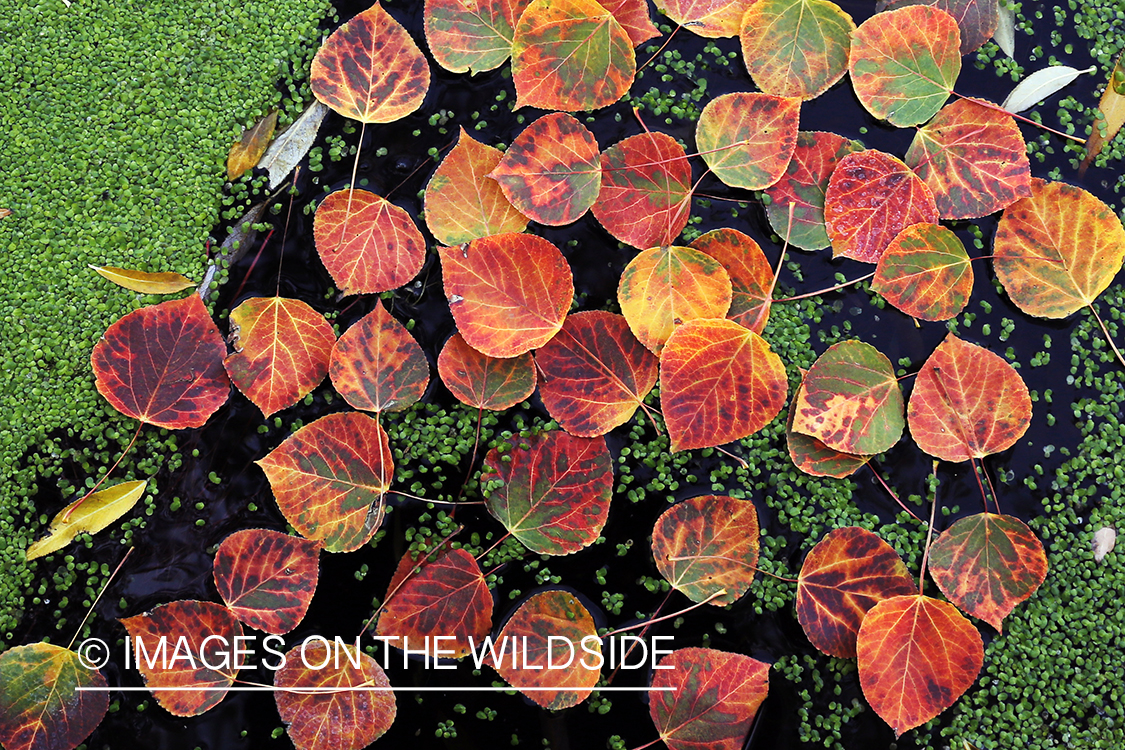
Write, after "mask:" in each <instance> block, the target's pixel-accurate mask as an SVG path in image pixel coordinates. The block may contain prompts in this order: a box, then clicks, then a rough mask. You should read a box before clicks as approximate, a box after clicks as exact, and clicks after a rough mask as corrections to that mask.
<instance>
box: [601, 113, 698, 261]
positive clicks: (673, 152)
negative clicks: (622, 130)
mask: <svg viewBox="0 0 1125 750" xmlns="http://www.w3.org/2000/svg"><path fill="white" fill-rule="evenodd" d="M601 165H602V184H601V192H600V193H599V194H598V200H597V201H596V202H595V203H594V206H593V209H592V210H593V213H594V218H595V219H597V220H598V223H599V224H601V225H602V226H603V227H605V230H606V231H607V232H609V233H610V234H611V235H613V237H614V238H615V239H618V240H620V241H621V242H624V243H625V244H626V245H632V246H633V247H636V248H640V249H642V250H643V249H644V248H648V247H655V246H657V245H671V244H672V243H673V242H674V241H675V239H676V237H678V236H679V234H680V232H681V231H683V228H684V227H685V226H687V222H688V219H689V218H690V215H691V189H692V184H691V164H689V163H688V160H687V154H686V153H685V152H684V149H683V147H682V146H680V144H679V143H677V142H676V140H675V139H674V138H672V136H670V135H665V134H664V133H642V134H640V135H634V136H631V137H629V138H626V139H624V140H622V141H619V142H618V143H616V144H614V145H613V146H610V147H609V148H607V149H606V150H605V151H603V152H602V157H601Z"/></svg>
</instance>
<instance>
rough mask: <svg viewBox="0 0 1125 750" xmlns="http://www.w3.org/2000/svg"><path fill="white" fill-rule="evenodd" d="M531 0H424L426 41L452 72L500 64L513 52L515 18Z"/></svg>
mask: <svg viewBox="0 0 1125 750" xmlns="http://www.w3.org/2000/svg"><path fill="white" fill-rule="evenodd" d="M530 2H531V0H426V4H425V9H424V11H423V18H424V23H425V29H426V43H427V44H428V45H429V48H430V54H432V55H433V56H434V60H436V61H437V63H438V65H440V66H441V67H443V68H445V69H446V70H448V71H451V72H453V73H464V72H466V71H468V72H470V73H480V72H481V71H484V70H492V69H493V68H499V67H500V66H501V65H503V64H504V61H505V60H507V59H508V57H509V56H510V55H511V53H512V39H513V37H514V36H515V26H516V22H517V21H518V20H519V17H520V15H521V14H522V13H523V11H524V8H526V7H527V6H528V4H529V3H530Z"/></svg>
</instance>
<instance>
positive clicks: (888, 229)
mask: <svg viewBox="0 0 1125 750" xmlns="http://www.w3.org/2000/svg"><path fill="white" fill-rule="evenodd" d="M917 7H925V6H917ZM938 219H939V215H938V210H937V204H936V203H935V202H934V196H933V193H931V192H930V189H929V188H928V187H926V183H924V182H922V180H921V179H920V178H919V177H918V176H917V175H916V174H914V172H912V171H911V170H910V167H908V166H906V164H904V163H903V162H902V161H901V160H899V159H897V158H895V157H894V156H891V155H890V154H884V153H883V152H882V151H875V150H873V149H868V150H867V151H859V152H857V153H854V154H847V155H846V156H844V157H843V158H842V159H840V161H839V163H838V164H837V165H836V169H835V170H834V171H833V172H832V177H830V178H829V180H828V189H827V191H825V195H824V224H825V229H826V230H827V231H828V237H829V238H830V239H831V240H832V257H834V258H838V257H840V256H843V257H845V258H852V259H853V260H858V261H862V262H864V263H876V262H878V260H879V256H880V255H882V254H883V251H884V250H886V249H887V245H889V244H891V240H893V239H894V238H895V237H896V236H898V233H899V232H901V231H902V230H903V229H906V228H907V227H908V226H910V225H911V224H918V223H925V224H937V223H938Z"/></svg>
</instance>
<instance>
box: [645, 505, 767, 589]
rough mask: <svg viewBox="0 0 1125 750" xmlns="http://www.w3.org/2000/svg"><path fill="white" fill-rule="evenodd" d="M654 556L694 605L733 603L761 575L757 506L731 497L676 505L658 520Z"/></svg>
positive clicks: (654, 534) (669, 581)
mask: <svg viewBox="0 0 1125 750" xmlns="http://www.w3.org/2000/svg"><path fill="white" fill-rule="evenodd" d="M652 557H653V559H654V560H655V561H656V569H657V570H659V571H660V575H662V576H664V579H665V580H666V581H668V583H670V584H672V588H674V589H676V590H677V591H679V592H681V593H682V594H683V595H684V596H686V597H687V598H688V599H691V600H692V601H693V602H704V601H708V600H709V601H710V603H711V604H713V605H715V606H716V607H721V606H724V605H727V604H733V603H734V602H736V601H738V600H739V599H740V598H742V595H743V594H745V593H746V591H747V590H748V589H749V588H750V584H751V583H753V582H754V573H755V572H757V566H758V512H757V510H756V509H755V508H754V503H752V502H750V501H749V500H738V499H735V498H733V497H729V496H727V495H703V496H701V497H692V498H688V499H687V500H684V501H683V502H681V503H676V504H675V505H673V506H672V507H671V508H669V509H668V510H666V511H664V513H662V514H661V515H660V518H658V519H656V525H655V526H654V527H653V529H652ZM720 591H722V592H723V593H721V594H719V596H715V594H718V593H719V592H720ZM710 597H714V598H713V599H712V598H710Z"/></svg>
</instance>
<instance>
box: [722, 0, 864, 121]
mask: <svg viewBox="0 0 1125 750" xmlns="http://www.w3.org/2000/svg"><path fill="white" fill-rule="evenodd" d="M853 31H855V22H853V21H852V17H851V16H849V15H848V14H847V13H845V12H844V11H843V10H842V9H841V8H840V6H838V5H836V4H835V3H832V2H829V1H828V0H757V2H754V3H751V4H750V7H748V8H747V9H746V15H744V16H743V17H742V31H741V33H740V34H739V39H740V40H741V42H742V59H743V60H744V61H745V62H746V68H747V70H749V71H750V77H751V78H753V79H754V83H756V84H757V85H758V88H760V89H761V90H762V91H763V92H765V93H767V94H774V95H775V96H796V97H799V98H801V99H804V100H808V99H815V98H816V97H818V96H820V95H821V94H823V93H824V92H825V91H827V90H828V89H829V88H831V86H832V85H833V84H834V83H836V82H837V81H839V80H840V79H841V78H843V77H844V73H846V72H848V50H849V49H850V48H851V42H852V40H851V35H852V32H853Z"/></svg>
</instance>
